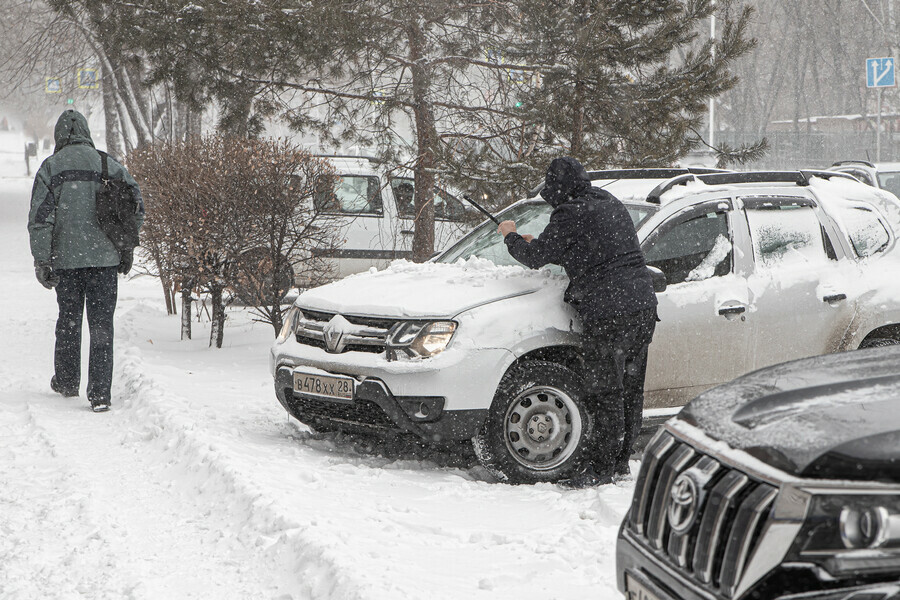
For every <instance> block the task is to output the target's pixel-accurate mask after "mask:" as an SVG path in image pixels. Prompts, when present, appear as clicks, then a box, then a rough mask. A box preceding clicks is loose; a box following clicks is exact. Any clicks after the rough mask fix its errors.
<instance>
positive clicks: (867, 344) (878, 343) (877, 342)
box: [859, 338, 900, 350]
mask: <svg viewBox="0 0 900 600" xmlns="http://www.w3.org/2000/svg"><path fill="white" fill-rule="evenodd" d="M897 344H900V340H894V339H891V338H869V339H867V340H863V343H862V344H860V345H859V349H860V350H862V349H863V348H882V347H884V346H896V345H897Z"/></svg>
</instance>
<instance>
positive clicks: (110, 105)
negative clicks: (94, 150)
mask: <svg viewBox="0 0 900 600" xmlns="http://www.w3.org/2000/svg"><path fill="white" fill-rule="evenodd" d="M100 72H101V78H102V81H103V120H104V122H105V123H106V152H107V154H109V155H111V156H114V157H116V158H118V159H121V158H122V131H121V129H119V113H118V112H117V111H116V95H115V93H114V92H113V87H112V86H111V85H109V83H110V81H111V80H112V73H110V72H109V71H108V70H107V69H106V67H101V71H100Z"/></svg>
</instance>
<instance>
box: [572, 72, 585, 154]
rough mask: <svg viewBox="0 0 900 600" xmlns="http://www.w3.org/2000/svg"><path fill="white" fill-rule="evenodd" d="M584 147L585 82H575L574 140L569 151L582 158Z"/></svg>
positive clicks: (573, 104)
mask: <svg viewBox="0 0 900 600" xmlns="http://www.w3.org/2000/svg"><path fill="white" fill-rule="evenodd" d="M583 147H584V82H583V81H581V80H580V79H579V80H578V81H576V82H575V98H574V100H573V102H572V141H571V146H570V149H569V152H570V153H571V155H572V156H574V157H577V158H580V157H581V150H582V148H583Z"/></svg>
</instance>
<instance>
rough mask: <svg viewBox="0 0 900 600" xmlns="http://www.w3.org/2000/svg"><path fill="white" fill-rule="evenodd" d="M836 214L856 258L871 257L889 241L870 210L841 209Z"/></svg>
mask: <svg viewBox="0 0 900 600" xmlns="http://www.w3.org/2000/svg"><path fill="white" fill-rule="evenodd" d="M838 214H839V216H840V219H841V221H842V222H843V224H844V227H846V228H847V236H848V237H849V238H850V242H851V243H852V244H853V249H854V250H855V251H856V254H857V255H858V256H861V257H866V256H872V255H873V254H875V253H877V252H880V251H882V250H884V249H885V248H886V247H887V245H888V243H889V242H890V241H891V236H890V234H889V233H888V232H887V230H886V229H885V228H884V225H883V224H882V223H881V221H879V220H878V217H877V216H876V215H875V213H874V212H872V211H871V210H867V209H865V208H857V207H853V208H843V209H841V210H839V211H838Z"/></svg>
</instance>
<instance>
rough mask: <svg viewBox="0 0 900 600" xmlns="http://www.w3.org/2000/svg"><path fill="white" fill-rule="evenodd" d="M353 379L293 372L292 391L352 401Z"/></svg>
mask: <svg viewBox="0 0 900 600" xmlns="http://www.w3.org/2000/svg"><path fill="white" fill-rule="evenodd" d="M353 383H354V381H353V379H352V378H351V377H331V376H328V375H315V374H313V373H303V372H301V371H294V391H295V392H297V393H298V394H308V395H310V396H321V397H323V398H332V399H334V400H344V401H350V400H353Z"/></svg>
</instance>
